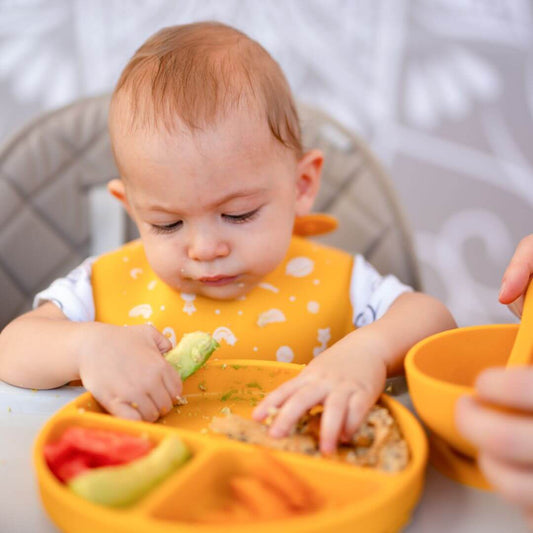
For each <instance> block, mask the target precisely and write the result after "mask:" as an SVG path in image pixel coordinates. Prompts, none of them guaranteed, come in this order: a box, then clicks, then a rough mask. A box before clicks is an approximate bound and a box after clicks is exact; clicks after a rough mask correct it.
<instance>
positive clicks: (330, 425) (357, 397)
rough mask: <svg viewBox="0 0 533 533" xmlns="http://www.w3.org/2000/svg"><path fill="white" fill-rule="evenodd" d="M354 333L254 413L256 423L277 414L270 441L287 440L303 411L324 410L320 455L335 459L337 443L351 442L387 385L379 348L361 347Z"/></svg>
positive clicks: (360, 341)
mask: <svg viewBox="0 0 533 533" xmlns="http://www.w3.org/2000/svg"><path fill="white" fill-rule="evenodd" d="M357 333H359V332H357V331H356V332H353V333H351V334H349V335H347V336H346V337H344V338H343V339H342V340H340V341H339V342H337V343H336V344H334V345H333V346H332V347H331V348H329V349H327V350H326V351H324V352H322V353H321V354H320V355H319V356H317V357H316V359H314V360H313V361H311V363H309V365H307V367H306V368H304V370H302V372H301V373H300V374H299V375H298V376H297V377H295V378H293V379H291V380H289V381H287V382H286V383H284V384H283V385H281V386H280V387H278V388H277V389H276V390H274V391H273V392H271V393H270V394H269V395H268V396H267V397H266V398H265V399H264V400H263V401H262V402H261V403H260V404H259V405H258V406H257V407H256V409H255V410H254V413H253V417H254V418H255V419H256V420H263V419H264V418H265V417H266V416H267V415H268V414H269V411H270V409H271V408H273V407H274V408H279V412H278V413H277V414H276V417H275V419H274V421H273V423H272V425H271V427H270V430H269V434H270V435H271V436H272V437H283V436H286V435H287V434H288V433H289V432H290V430H291V428H292V427H293V426H294V425H295V424H296V422H297V421H298V419H299V418H300V417H301V416H302V415H303V414H304V413H305V412H306V411H308V410H309V409H311V408H312V407H314V406H315V405H318V404H322V405H323V406H324V411H323V413H322V420H321V426H320V451H321V452H322V453H324V454H330V453H333V452H334V451H335V450H336V448H337V442H338V441H339V440H347V439H349V438H351V436H352V435H353V434H354V432H355V431H356V430H357V428H358V427H359V425H360V424H361V422H362V421H363V418H364V417H365V415H366V414H367V412H368V411H369V409H370V408H371V407H372V405H373V404H374V403H375V402H376V400H377V398H378V396H379V395H380V394H381V392H382V391H383V388H384V386H385V379H386V365H385V362H384V360H383V358H382V357H381V356H380V354H379V350H378V349H377V346H376V345H375V343H368V342H365V343H363V342H362V340H363V339H364V336H360V337H357ZM358 339H360V340H358Z"/></svg>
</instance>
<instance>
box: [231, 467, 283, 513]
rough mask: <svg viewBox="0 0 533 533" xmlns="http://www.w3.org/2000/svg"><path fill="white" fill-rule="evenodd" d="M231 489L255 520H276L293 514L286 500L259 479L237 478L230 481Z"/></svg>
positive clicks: (249, 477)
mask: <svg viewBox="0 0 533 533" xmlns="http://www.w3.org/2000/svg"><path fill="white" fill-rule="evenodd" d="M230 487H231V489H232V490H233V493H234V494H235V497H236V499H237V500H238V501H239V502H241V503H242V504H243V505H244V506H245V507H247V508H248V509H249V510H250V512H251V514H252V516H254V517H255V518H263V519H265V518H270V519H275V518H284V517H287V516H290V515H291V514H292V512H291V509H290V507H289V506H288V505H287V503H286V500H284V499H283V498H282V497H281V496H280V494H279V493H277V492H274V491H273V490H272V489H271V488H270V487H269V486H267V485H265V484H264V483H262V482H261V480H259V479H256V478H253V477H251V476H235V477H234V478H233V479H231V481H230Z"/></svg>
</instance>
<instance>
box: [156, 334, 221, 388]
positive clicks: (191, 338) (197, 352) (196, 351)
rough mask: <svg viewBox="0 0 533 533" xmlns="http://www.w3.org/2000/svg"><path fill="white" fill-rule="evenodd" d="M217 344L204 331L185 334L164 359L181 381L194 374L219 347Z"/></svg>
mask: <svg viewBox="0 0 533 533" xmlns="http://www.w3.org/2000/svg"><path fill="white" fill-rule="evenodd" d="M219 346H220V345H219V344H218V342H217V341H216V340H215V339H214V338H213V337H211V335H209V333H205V332H204V331H193V332H192V333H185V335H183V337H182V338H181V340H180V342H179V343H178V345H177V346H176V347H175V348H172V350H170V351H169V352H167V353H166V354H165V359H166V360H167V361H168V362H169V363H170V364H171V365H172V366H173V367H174V368H175V369H176V370H177V371H178V373H179V375H180V377H181V379H182V380H184V379H187V378H188V377H189V376H190V375H192V374H194V373H195V372H196V371H197V370H198V369H199V368H200V367H201V366H202V365H203V364H204V363H205V362H206V361H207V360H208V359H209V357H211V354H212V353H213V352H214V351H215V350H216V349H217V348H218V347H219Z"/></svg>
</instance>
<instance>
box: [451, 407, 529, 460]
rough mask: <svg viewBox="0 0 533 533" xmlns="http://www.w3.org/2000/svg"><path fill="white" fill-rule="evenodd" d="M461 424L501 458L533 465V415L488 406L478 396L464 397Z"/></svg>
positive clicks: (474, 441)
mask: <svg viewBox="0 0 533 533" xmlns="http://www.w3.org/2000/svg"><path fill="white" fill-rule="evenodd" d="M456 421H457V427H458V429H459V431H460V432H461V433H462V434H463V435H464V436H465V438H466V439H468V440H469V441H471V442H472V444H474V446H476V447H477V448H480V449H481V450H482V451H483V452H485V453H488V454H490V455H491V456H494V457H497V458H498V459H499V460H501V461H509V462H512V463H522V465H523V466H524V468H525V467H527V468H533V417H532V416H523V415H515V414H511V413H505V412H502V411H497V410H496V409H493V408H487V407H484V406H483V405H481V404H480V403H479V402H477V401H476V400H475V399H474V398H470V397H464V398H461V399H460V400H459V402H458V405H457V416H456Z"/></svg>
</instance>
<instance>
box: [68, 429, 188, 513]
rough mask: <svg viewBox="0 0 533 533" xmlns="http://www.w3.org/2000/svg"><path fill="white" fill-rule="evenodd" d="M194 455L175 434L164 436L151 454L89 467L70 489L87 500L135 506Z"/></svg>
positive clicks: (74, 481)
mask: <svg viewBox="0 0 533 533" xmlns="http://www.w3.org/2000/svg"><path fill="white" fill-rule="evenodd" d="M190 456H191V453H190V450H189V449H188V448H187V446H186V445H185V444H184V443H183V442H182V441H181V440H180V439H179V438H178V437H177V436H175V435H170V436H168V437H165V439H163V440H162V441H161V443H160V444H159V445H158V446H157V447H155V448H154V449H153V450H152V451H151V452H150V453H148V454H147V455H145V456H144V457H141V458H140V459H137V460H135V461H131V462H130V463H128V464H124V465H119V466H108V467H102V468H96V469H94V470H90V471H87V472H84V473H83V474H80V475H79V476H76V477H75V478H72V479H71V480H70V481H69V482H68V486H69V488H70V489H71V490H72V491H73V492H74V493H76V494H77V495H78V496H81V497H82V498H85V499H86V500H89V501H92V502H94V503H99V504H101V505H107V506H109V507H126V506H128V505H132V504H133V503H135V502H136V501H138V500H139V499H140V498H142V497H143V496H144V495H145V494H147V493H148V492H149V491H150V489H152V488H153V487H155V486H156V485H157V484H158V483H160V482H161V481H163V479H165V478H166V477H167V476H169V475H170V474H171V473H172V472H173V471H174V470H176V469H177V468H178V467H180V466H181V465H183V464H184V463H185V462H186V461H187V460H188V459H189V458H190Z"/></svg>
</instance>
